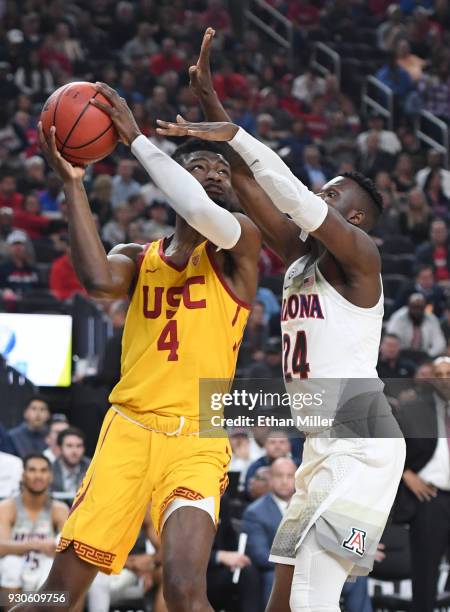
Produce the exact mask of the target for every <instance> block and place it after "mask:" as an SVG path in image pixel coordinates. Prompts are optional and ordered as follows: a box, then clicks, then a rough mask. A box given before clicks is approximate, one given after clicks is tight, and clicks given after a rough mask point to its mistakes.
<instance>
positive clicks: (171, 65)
mask: <svg viewBox="0 0 450 612" xmlns="http://www.w3.org/2000/svg"><path fill="white" fill-rule="evenodd" d="M182 69H183V62H182V60H181V58H180V56H179V55H178V52H177V50H176V42H175V41H174V40H173V38H165V39H164V40H163V41H162V45H161V51H160V53H156V54H155V55H153V56H152V57H151V59H150V72H151V73H152V74H153V75H155V76H156V77H159V76H161V75H162V74H164V73H165V72H168V71H169V70H174V71H175V72H181V70H182Z"/></svg>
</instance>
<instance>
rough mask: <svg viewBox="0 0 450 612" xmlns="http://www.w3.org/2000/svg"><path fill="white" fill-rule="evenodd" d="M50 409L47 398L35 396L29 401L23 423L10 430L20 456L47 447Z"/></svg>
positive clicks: (37, 451) (14, 445)
mask: <svg viewBox="0 0 450 612" xmlns="http://www.w3.org/2000/svg"><path fill="white" fill-rule="evenodd" d="M49 418H50V410H49V407H48V403H47V402H46V400H45V399H44V398H42V397H40V396H35V397H32V398H31V399H30V401H29V402H28V403H27V405H26V408H25V410H24V413H23V419H24V420H23V423H21V424H20V425H18V426H17V427H14V428H13V429H10V430H9V438H10V440H11V442H12V445H13V447H14V448H15V449H16V450H17V454H18V455H19V456H20V457H22V458H23V457H25V456H26V455H29V454H30V453H42V452H43V451H44V450H45V449H46V448H47V442H46V441H45V438H46V436H47V421H48V419H49Z"/></svg>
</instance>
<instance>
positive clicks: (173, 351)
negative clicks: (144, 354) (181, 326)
mask: <svg viewBox="0 0 450 612" xmlns="http://www.w3.org/2000/svg"><path fill="white" fill-rule="evenodd" d="M156 346H157V347H158V351H170V352H169V354H168V356H167V361H178V353H177V350H178V347H179V346H180V343H179V342H178V330H177V322H176V319H172V321H169V322H168V323H167V325H166V326H165V327H164V329H163V330H162V332H161V334H160V336H159V338H158V342H157V344H156Z"/></svg>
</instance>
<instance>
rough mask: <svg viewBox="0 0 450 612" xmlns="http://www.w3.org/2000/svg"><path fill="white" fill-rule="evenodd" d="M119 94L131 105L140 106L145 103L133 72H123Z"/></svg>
mask: <svg viewBox="0 0 450 612" xmlns="http://www.w3.org/2000/svg"><path fill="white" fill-rule="evenodd" d="M117 92H118V94H119V95H120V96H122V98H125V100H126V101H127V104H129V105H132V104H136V103H137V104H139V103H142V102H143V101H144V96H143V95H142V94H141V93H140V92H139V91H138V87H137V84H136V77H135V76H134V74H133V72H131V70H127V69H125V70H122V72H121V74H120V80H119V85H118V86H117Z"/></svg>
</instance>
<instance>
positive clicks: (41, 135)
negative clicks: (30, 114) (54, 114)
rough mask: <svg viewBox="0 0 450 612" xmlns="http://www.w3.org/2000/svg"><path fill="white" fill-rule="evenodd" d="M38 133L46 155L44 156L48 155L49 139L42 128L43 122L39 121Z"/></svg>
mask: <svg viewBox="0 0 450 612" xmlns="http://www.w3.org/2000/svg"><path fill="white" fill-rule="evenodd" d="M38 132H39V143H40V145H41V149H42V152H43V153H44V155H47V154H48V152H49V148H48V143H47V139H46V137H45V134H44V129H43V127H42V121H39V123H38Z"/></svg>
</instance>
